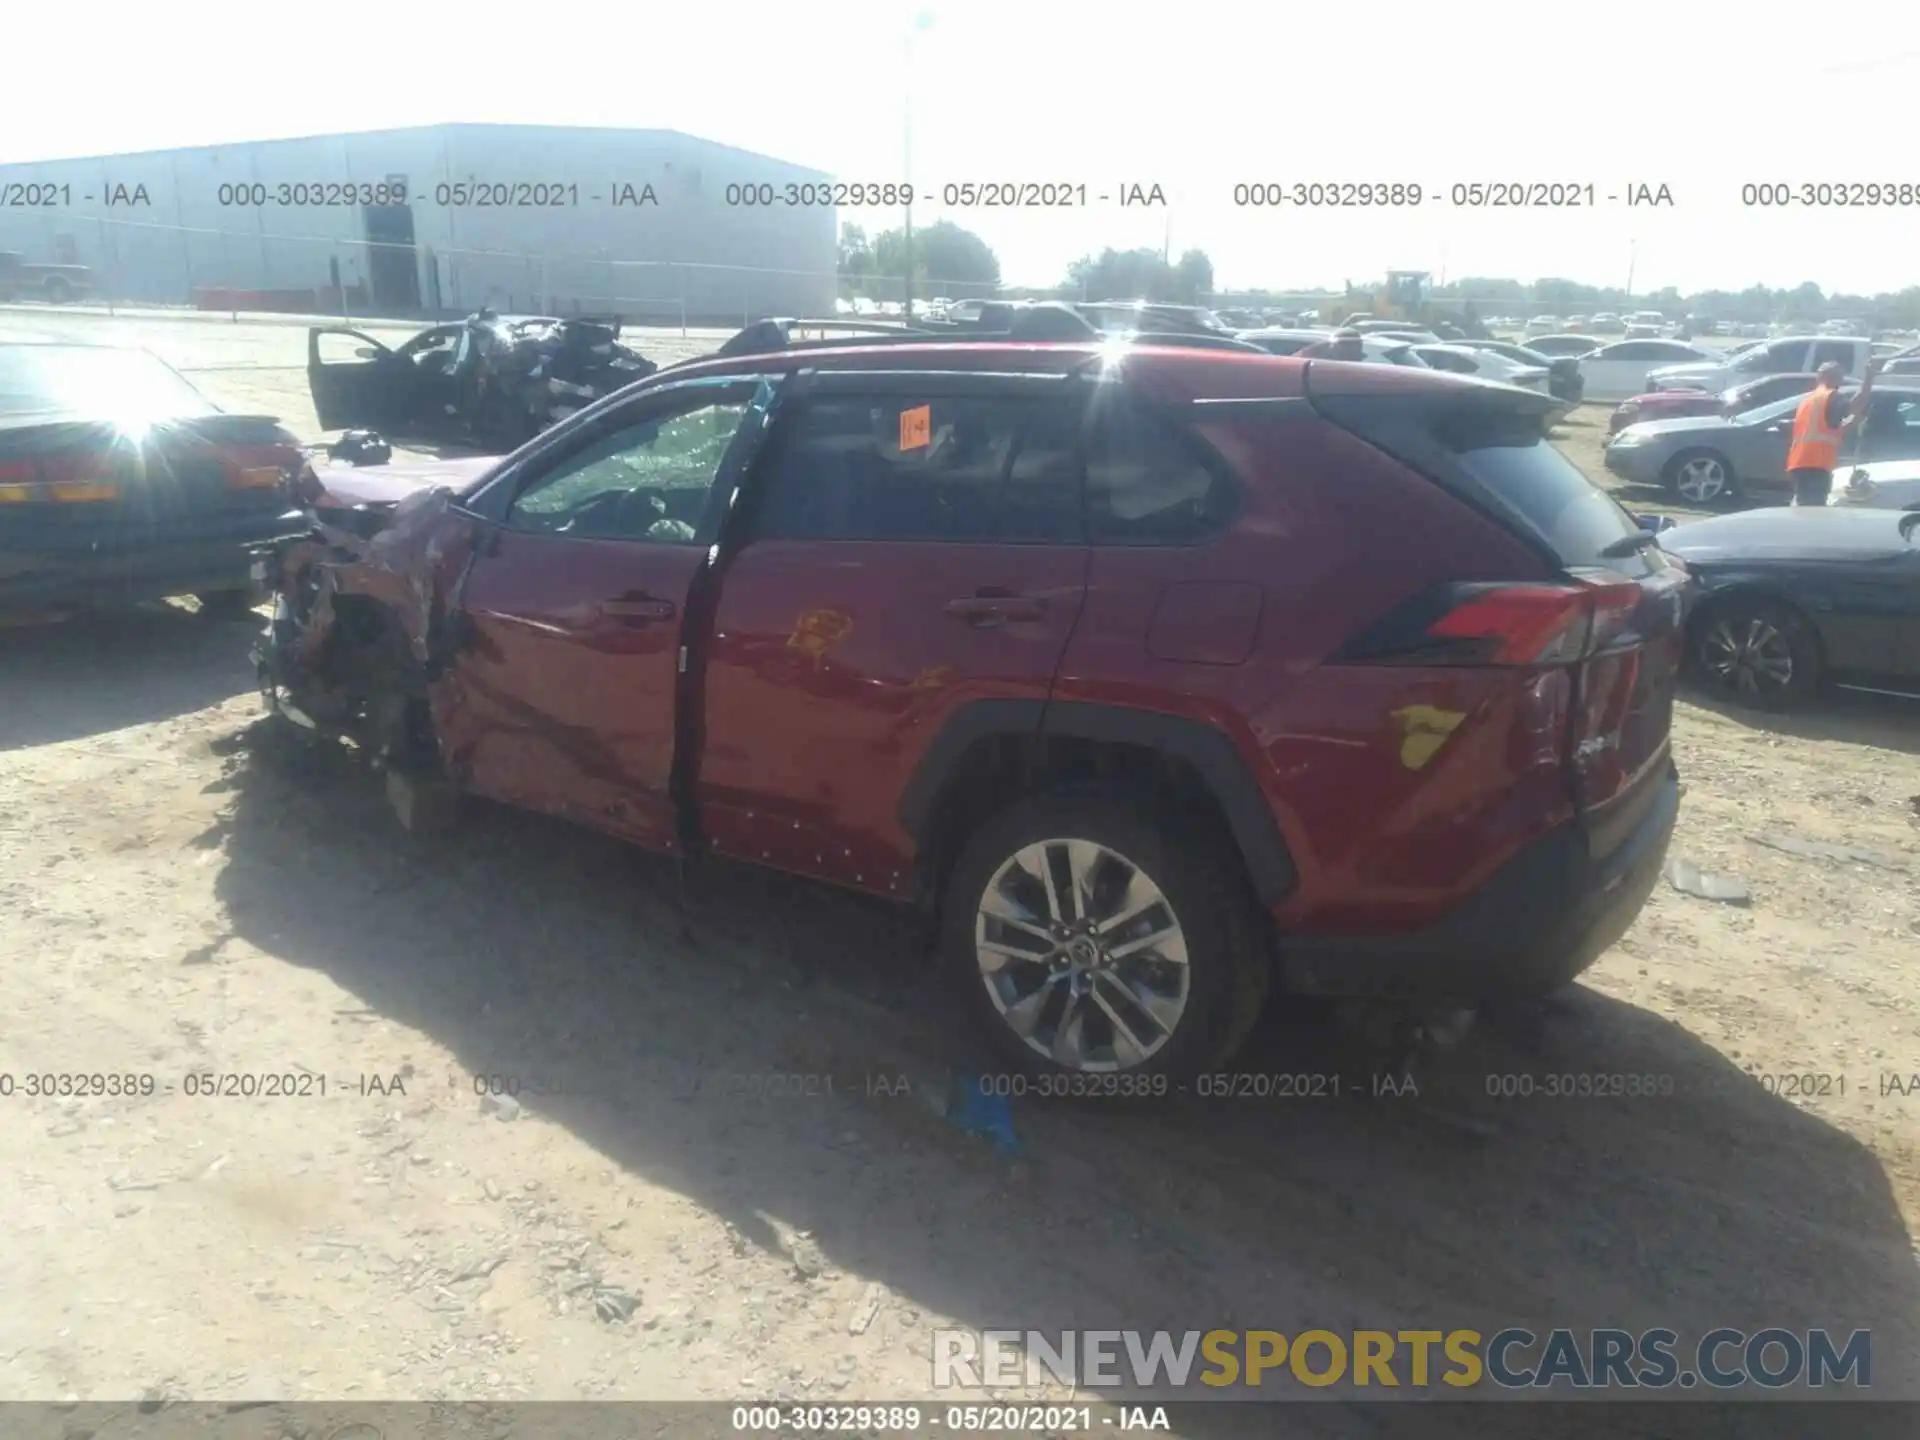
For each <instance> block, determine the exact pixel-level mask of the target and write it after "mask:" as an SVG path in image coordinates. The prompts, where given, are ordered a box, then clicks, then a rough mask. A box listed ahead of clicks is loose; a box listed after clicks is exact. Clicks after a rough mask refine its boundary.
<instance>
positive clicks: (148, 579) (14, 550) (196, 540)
mask: <svg viewBox="0 0 1920 1440" xmlns="http://www.w3.org/2000/svg"><path fill="white" fill-rule="evenodd" d="M311 528H312V526H311V522H310V521H309V520H308V519H307V516H306V514H305V512H303V511H300V510H290V511H285V512H274V511H269V512H266V513H241V514H238V515H222V516H214V517H208V518H205V519H195V520H193V521H192V522H188V523H179V524H174V525H167V526H155V527H149V528H146V529H143V530H138V531H135V532H132V533H123V534H119V535H113V536H104V535H100V534H98V533H97V532H96V533H93V534H88V533H86V532H78V533H75V534H72V535H62V534H45V533H41V534H33V533H27V534H12V533H7V534H4V535H0V610H45V609H62V608H76V609H100V608H106V607H109V606H114V605H128V604H133V603H135V602H137V601H141V600H157V599H159V598H161V597H162V596H166V595H190V594H194V593H197V592H200V591H210V590H239V589H244V588H246V587H247V586H248V585H250V584H251V583H252V576H251V565H252V562H251V560H250V558H249V556H250V552H252V551H254V550H256V549H259V548H261V547H263V546H266V545H271V544H273V543H274V542H276V541H278V540H282V539H287V538H290V537H293V536H298V535H304V534H306V533H307V532H308V531H309V530H310V529H311Z"/></svg>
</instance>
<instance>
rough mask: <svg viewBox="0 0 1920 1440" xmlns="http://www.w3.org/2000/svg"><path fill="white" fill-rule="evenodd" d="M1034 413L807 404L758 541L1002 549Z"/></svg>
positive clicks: (874, 399) (964, 402)
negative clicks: (1016, 462)
mask: <svg viewBox="0 0 1920 1440" xmlns="http://www.w3.org/2000/svg"><path fill="white" fill-rule="evenodd" d="M1029 408H1030V407H1029V406H1028V405H1027V404H1024V403H1022V402H1020V401H1017V400H1011V399H1001V398H998V397H992V396H967V395H963V396H940V395H933V396H926V397H920V396H914V395H907V394H889V395H875V396H848V397H845V398H842V397H834V398H832V399H827V400H821V401H817V402H814V403H810V404H807V405H805V406H803V407H802V408H801V409H800V410H799V412H798V413H797V414H795V415H793V416H792V417H791V418H790V419H789V420H788V422H787V425H786V427H785V431H784V433H783V434H782V436H781V437H780V440H779V443H778V446H777V449H776V452H775V453H774V455H773V456H772V457H770V458H771V465H770V468H769V471H768V474H767V478H766V492H765V497H764V501H763V507H764V508H763V509H762V510H761V514H760V520H759V523H758V524H757V526H756V527H755V533H756V534H758V535H759V536H760V537H762V538H764V539H789V540H988V539H991V538H993V537H994V521H995V516H996V511H997V508H998V501H999V496H1000V491H1001V488H1002V485H1003V483H1004V482H1005V481H1006V478H1007V474H1008V465H1009V462H1010V461H1011V460H1012V458H1013V454H1014V448H1015V445H1016V442H1017V440H1018V438H1019V435H1020V432H1021V429H1022V427H1023V425H1024V422H1025V421H1026V418H1027V414H1028V411H1029ZM1034 463H1035V465H1036V466H1038V465H1039V464H1040V462H1039V461H1038V460H1036V461H1035V462H1034Z"/></svg>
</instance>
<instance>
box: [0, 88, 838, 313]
mask: <svg viewBox="0 0 1920 1440" xmlns="http://www.w3.org/2000/svg"><path fill="white" fill-rule="evenodd" d="M392 177H404V179H405V181H406V188H407V191H408V192H409V194H410V196H411V200H410V208H411V212H412V228H413V233H414V252H415V253H414V254H413V256H412V257H411V260H412V263H413V270H414V276H415V281H414V288H416V289H417V294H418V302H419V305H420V307H421V308H422V309H433V308H436V307H434V305H433V301H434V298H435V296H436V294H437V296H438V300H439V305H438V307H437V308H438V309H440V310H443V311H465V310H470V309H473V308H475V307H477V306H479V305H481V304H492V305H493V306H495V308H499V309H507V308H512V309H520V310H548V309H558V310H562V311H574V310H585V311H605V310H616V311H618V312H619V313H621V314H623V315H625V316H626V317H627V318H629V319H630V320H632V321H634V322H636V323H653V324H661V323H669V322H671V323H678V322H679V321H680V319H681V318H682V315H683V314H684V315H685V317H686V318H687V319H688V320H690V321H691V322H693V323H700V322H701V321H703V320H704V321H709V322H712V321H729V322H730V321H733V320H736V319H739V318H741V317H742V316H748V317H751V316H757V315H765V314H809V313H812V314H824V313H828V312H830V310H831V308H832V304H833V296H834V284H833V270H834V261H835V254H836V244H835V236H836V221H835V216H834V212H833V210H832V209H831V207H826V206H817V205H815V206H805V205H802V206H785V205H776V206H774V207H771V208H769V207H741V206H730V205H728V204H727V194H728V186H729V185H738V184H751V183H757V182H768V183H771V184H772V185H774V186H775V187H776V190H778V189H780V188H782V187H784V186H786V185H787V184H789V183H792V184H796V185H802V184H808V183H812V182H818V181H821V180H824V179H826V178H827V177H826V176H825V175H824V174H822V173H821V172H818V171H814V170H809V169H806V168H803V167H800V166H794V165H789V164H786V163H784V162H781V161H777V160H772V159H769V158H766V157H763V156H757V155H753V154H750V153H749V152H746V151H740V150H734V149H732V148H730V147H727V146H722V145H717V144H714V143H712V142H709V141H704V140H700V139H697V138H695V137H692V136H687V135H680V134H677V133H675V132H672V131H635V130H615V129H575V128H571V127H548V126H511V125H446V126H432V127H424V128H419V129H410V130H389V131H374V132H368V133H364V134H357V135H333V136H319V137H313V138H309V139H298V140H277V141H260V142H252V143H247V144H240V145H228V146H210V147H204V148H198V149H190V150H176V151H157V152H152V153H147V154H138V155H124V156H110V157H99V158H93V159H84V160H60V161H44V162H36V163H30V164H18V165H10V166H0V186H4V185H9V184H12V185H18V186H25V187H32V186H38V187H40V190H41V193H42V194H43V195H47V194H51V195H52V196H53V198H54V199H55V200H56V201H57V202H59V203H55V204H50V205H39V206H7V207H0V249H12V250H20V251H24V252H26V254H27V256H28V258H29V259H31V260H36V261H57V262H59V261H63V262H67V263H78V264H84V265H89V266H92V267H93V268H94V270H95V272H96V282H97V284H98V285H99V287H100V289H101V290H102V292H103V293H105V294H108V295H111V296H112V298H114V299H117V300H123V301H129V302H142V301H144V302H150V303H162V304H184V303H192V301H193V299H194V296H195V294H196V292H199V293H200V294H201V295H202V298H203V300H204V299H205V296H206V292H208V291H243V292H286V293H288V294H300V293H303V292H308V291H311V292H314V297H315V299H314V303H315V305H316V306H317V307H318V308H321V309H328V308H338V307H339V306H341V305H342V304H343V303H344V304H346V305H349V306H351V307H352V308H355V309H357V310H358V312H359V313H372V312H373V311H375V310H378V309H381V308H386V309H392V308H394V306H393V304H392V300H391V295H390V294H389V295H387V296H386V297H385V299H386V303H385V305H384V306H383V305H381V304H379V303H377V297H375V295H374V293H373V292H374V290H375V289H376V288H383V289H385V290H386V291H389V292H391V291H392V289H393V286H392V285H391V284H390V283H389V284H386V285H385V286H382V287H376V285H375V281H376V280H377V279H384V280H387V281H391V278H392V277H391V275H390V274H389V275H385V276H380V277H376V276H375V275H374V273H373V271H374V268H375V261H374V257H373V256H372V255H371V254H370V252H369V247H368V244H367V240H368V223H369V222H368V217H367V215H366V214H365V213H364V212H363V210H362V208H361V207H360V205H359V204H358V203H350V204H338V203H310V202H312V201H313V200H315V199H319V200H321V201H329V202H330V201H337V200H338V199H340V198H342V197H341V196H340V195H339V194H338V193H337V191H338V187H340V186H341V185H342V184H353V185H356V186H357V185H378V184H384V183H385V182H387V181H388V180H389V179H390V178H392ZM49 187H64V190H58V191H54V190H50V189H49ZM262 199H264V200H265V202H266V203H264V204H261V203H257V202H258V201H260V200H262ZM502 201H504V202H505V203H496V202H502ZM302 202H309V203H302ZM483 202H485V203H483ZM623 202H627V203H623ZM336 276H337V278H338V281H339V283H340V285H341V286H343V287H344V288H345V290H346V292H347V294H346V295H345V296H342V295H341V294H339V293H338V292H337V291H332V290H331V289H330V287H331V286H332V285H333V284H334V282H335V279H336Z"/></svg>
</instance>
